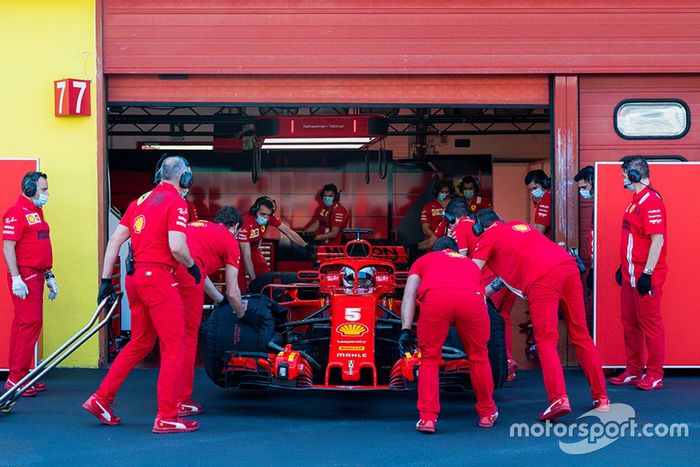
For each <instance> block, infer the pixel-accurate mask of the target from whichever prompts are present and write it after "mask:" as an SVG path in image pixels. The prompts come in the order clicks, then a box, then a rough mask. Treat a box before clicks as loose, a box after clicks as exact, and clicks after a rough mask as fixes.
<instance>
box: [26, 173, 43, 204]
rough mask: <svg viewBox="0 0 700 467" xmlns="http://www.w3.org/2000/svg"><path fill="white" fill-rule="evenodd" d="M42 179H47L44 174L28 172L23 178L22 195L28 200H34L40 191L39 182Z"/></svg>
mask: <svg viewBox="0 0 700 467" xmlns="http://www.w3.org/2000/svg"><path fill="white" fill-rule="evenodd" d="M41 177H46V174H44V173H42V172H27V174H26V175H25V176H24V177H23V178H22V193H24V196H26V197H28V198H33V197H34V195H36V191H37V190H38V187H37V182H38V181H39V179H40V178H41Z"/></svg>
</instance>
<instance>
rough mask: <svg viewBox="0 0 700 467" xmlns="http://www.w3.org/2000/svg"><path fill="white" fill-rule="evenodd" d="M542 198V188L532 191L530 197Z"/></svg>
mask: <svg viewBox="0 0 700 467" xmlns="http://www.w3.org/2000/svg"><path fill="white" fill-rule="evenodd" d="M543 196H544V188H542V187H537V188H535V189H534V190H532V197H533V198H537V199H540V198H542V197H543Z"/></svg>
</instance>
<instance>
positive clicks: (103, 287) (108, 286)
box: [97, 278, 117, 305]
mask: <svg viewBox="0 0 700 467" xmlns="http://www.w3.org/2000/svg"><path fill="white" fill-rule="evenodd" d="M105 297H109V301H108V302H107V303H109V302H113V301H114V300H116V299H117V292H116V291H115V290H114V286H113V285H112V279H111V278H109V279H104V278H103V279H102V280H101V281H100V290H99V291H98V292H97V304H98V305H99V304H100V303H102V300H104V299H105Z"/></svg>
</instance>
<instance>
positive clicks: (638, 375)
mask: <svg viewBox="0 0 700 467" xmlns="http://www.w3.org/2000/svg"><path fill="white" fill-rule="evenodd" d="M622 174H623V177H624V181H623V183H624V186H625V188H626V189H628V190H630V191H633V192H634V194H633V195H632V201H631V202H630V204H629V205H628V206H627V209H625V213H624V214H623V216H622V236H621V238H620V267H619V268H618V270H617V272H616V273H615V281H616V282H617V284H618V285H619V286H620V287H621V289H620V314H621V318H622V329H623V333H624V337H625V354H626V358H627V361H626V367H625V371H623V372H622V373H621V374H620V375H618V376H615V377H612V378H610V383H612V384H615V385H619V386H622V385H636V386H637V388H638V389H643V390H647V391H649V390H652V389H661V388H663V375H664V371H663V366H664V354H665V350H666V344H665V336H664V323H663V319H662V317H661V297H662V294H663V285H664V282H665V281H666V274H667V272H668V268H667V266H666V242H665V238H666V208H665V207H664V202H663V200H662V199H661V195H660V194H659V193H658V192H657V191H656V190H655V189H654V188H652V187H651V185H650V182H649V164H647V161H646V160H645V159H644V158H643V157H642V156H629V157H626V158H624V159H623V161H622ZM645 344H646V350H647V360H646V375H645V376H644V377H642V372H643V371H644V366H645V365H644V363H645V362H644V360H643V352H644V346H645Z"/></svg>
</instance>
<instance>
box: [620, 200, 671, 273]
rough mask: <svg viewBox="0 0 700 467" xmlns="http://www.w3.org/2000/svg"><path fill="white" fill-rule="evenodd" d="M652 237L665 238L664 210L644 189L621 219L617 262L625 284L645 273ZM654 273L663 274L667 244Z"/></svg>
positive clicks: (662, 250) (660, 201) (662, 249)
mask: <svg viewBox="0 0 700 467" xmlns="http://www.w3.org/2000/svg"><path fill="white" fill-rule="evenodd" d="M652 234H663V235H664V236H665V235H666V208H665V207H664V203H663V201H662V200H661V196H659V194H658V193H656V192H654V191H653V190H650V189H649V188H644V189H643V190H642V191H640V192H639V193H635V194H634V196H632V201H631V202H630V204H629V206H627V209H625V215H624V216H623V217H622V236H621V238H620V261H621V263H622V274H623V277H624V278H625V280H628V281H629V280H630V276H631V275H632V276H634V278H635V280H636V279H637V278H639V276H640V275H641V274H642V272H643V271H644V267H645V266H646V262H647V258H648V257H649V247H650V246H651V235H652ZM656 269H658V270H660V271H665V270H666V242H664V245H663V247H662V248H661V254H660V255H659V261H658V263H657V264H656ZM633 286H634V284H633Z"/></svg>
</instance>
